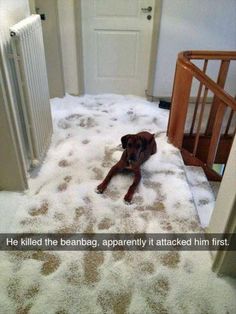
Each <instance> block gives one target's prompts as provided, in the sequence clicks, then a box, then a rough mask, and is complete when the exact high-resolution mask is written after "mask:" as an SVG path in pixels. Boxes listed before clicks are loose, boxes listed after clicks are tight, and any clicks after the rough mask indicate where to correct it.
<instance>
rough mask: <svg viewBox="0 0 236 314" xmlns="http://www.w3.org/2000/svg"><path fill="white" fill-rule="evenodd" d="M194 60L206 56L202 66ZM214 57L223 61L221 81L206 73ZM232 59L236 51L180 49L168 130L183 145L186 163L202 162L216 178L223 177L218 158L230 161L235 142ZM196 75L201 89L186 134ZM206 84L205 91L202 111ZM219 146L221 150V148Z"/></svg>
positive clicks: (169, 135)
mask: <svg viewBox="0 0 236 314" xmlns="http://www.w3.org/2000/svg"><path fill="white" fill-rule="evenodd" d="M191 60H204V66H203V69H199V68H198V67H197V66H196V65H195V64H194V63H192V62H191ZM210 60H219V61H221V64H220V69H219V73H218V79H217V82H214V81H213V80H212V79H211V78H210V77H208V75H207V74H206V68H207V65H208V62H209V61H210ZM232 60H236V52H235V51H184V52H181V53H179V55H178V59H177V63H176V71H175V79H174V85H173V92H172V100H171V111H170V116H169V122H168V130H167V135H168V139H169V141H170V142H171V143H172V144H173V145H175V146H176V147H178V148H179V149H181V152H182V156H183V157H184V160H185V162H186V163H188V164H192V165H199V166H201V167H202V168H203V169H204V171H205V173H206V175H207V176H208V178H209V179H210V178H211V179H212V180H219V178H220V177H221V176H220V175H217V174H216V173H215V172H214V171H213V170H212V169H211V168H212V166H213V164H214V162H215V160H216V159H217V160H221V161H223V163H226V162H227V158H228V154H229V151H230V147H231V143H232V141H233V137H234V135H235V131H234V134H232V131H231V134H229V130H232V127H231V123H232V121H234V119H233V117H234V113H235V111H236V99H235V98H233V97H232V96H231V95H230V94H228V93H227V92H226V91H225V90H224V86H225V82H226V79H227V74H228V70H229V66H230V62H231V61H232ZM193 78H195V79H196V80H198V81H199V89H198V92H197V99H196V104H195V108H194V113H193V117H192V123H191V126H190V132H189V133H188V134H184V130H185V123H186V117H187V112H188V106H189V97H190V92H191V87H192V81H193ZM203 88H204V95H203V98H202V103H201V107H200V113H199V115H198V108H199V105H200V100H201V94H202V90H203ZM208 91H210V92H211V93H213V101H212V105H211V108H210V114H209V116H208V121H207V127H206V131H205V134H204V133H203V134H202V133H201V130H202V122H203V117H204V109H205V105H206V98H207V93H208ZM227 107H230V108H231V111H230V113H229V117H228V120H227V121H226V127H225V130H224V133H222V124H223V120H224V114H225V111H226V108H227ZM197 119H198V121H197V127H196V131H195V124H196V120H197ZM194 132H195V133H194ZM218 146H219V147H220V150H221V151H218ZM222 149H223V151H222ZM199 158H200V159H199ZM201 158H202V159H201Z"/></svg>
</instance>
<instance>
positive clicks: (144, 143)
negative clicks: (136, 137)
mask: <svg viewBox="0 0 236 314" xmlns="http://www.w3.org/2000/svg"><path fill="white" fill-rule="evenodd" d="M141 141H142V150H145V149H146V147H147V144H148V142H147V140H146V138H143V137H141Z"/></svg>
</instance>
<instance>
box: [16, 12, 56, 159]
mask: <svg viewBox="0 0 236 314" xmlns="http://www.w3.org/2000/svg"><path fill="white" fill-rule="evenodd" d="M10 34H11V42H12V49H13V55H14V60H15V65H16V68H17V77H18V83H19V88H20V91H21V103H22V110H23V112H24V119H25V123H26V129H27V136H28V142H29V146H30V147H29V151H30V155H31V156H30V159H31V161H32V164H35V163H36V162H37V161H40V160H42V158H43V156H44V154H45V152H46V150H47V148H48V145H49V142H50V139H51V134H52V118H51V110H50V101H49V90H48V79H47V70H46V62H45V54H44V44H43V34H42V26H41V20H40V16H39V15H31V16H29V17H27V18H26V19H24V20H22V21H20V22H19V23H17V24H15V25H14V26H12V27H11V28H10Z"/></svg>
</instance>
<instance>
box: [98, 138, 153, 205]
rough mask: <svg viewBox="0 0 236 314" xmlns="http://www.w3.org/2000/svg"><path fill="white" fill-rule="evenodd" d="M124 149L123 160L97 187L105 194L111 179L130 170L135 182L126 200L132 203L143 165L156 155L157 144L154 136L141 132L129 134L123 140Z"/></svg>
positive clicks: (99, 191)
mask: <svg viewBox="0 0 236 314" xmlns="http://www.w3.org/2000/svg"><path fill="white" fill-rule="evenodd" d="M121 143H122V147H123V148H124V149H125V150H124V152H123V154H122V156H121V159H120V160H119V161H118V162H117V164H115V165H114V166H113V167H112V168H111V170H110V171H109V172H108V174H107V176H106V178H105V179H104V180H103V182H102V183H101V184H99V185H98V187H97V192H98V193H103V191H104V190H105V189H106V188H107V185H108V184H109V182H110V180H111V178H112V177H113V176H114V175H115V174H117V173H118V172H121V171H123V170H126V169H127V170H130V171H132V172H133V173H134V182H133V184H132V185H131V186H130V187H129V190H128V192H127V194H126V195H125V197H124V200H125V201H126V202H128V203H130V202H131V200H132V197H133V195H134V192H135V189H136V187H137V185H138V184H139V182H140V180H141V171H140V166H141V164H142V163H143V162H144V161H146V160H147V159H148V158H149V157H150V156H151V155H153V154H155V153H156V150H157V148H156V142H155V139H154V134H150V133H149V132H140V133H137V134H127V135H125V136H123V137H122V138H121Z"/></svg>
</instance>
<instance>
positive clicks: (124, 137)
mask: <svg viewBox="0 0 236 314" xmlns="http://www.w3.org/2000/svg"><path fill="white" fill-rule="evenodd" d="M129 137H130V134H126V135H124V136H122V138H121V139H120V140H121V144H122V148H124V149H125V148H126V147H127V142H128V140H129Z"/></svg>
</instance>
